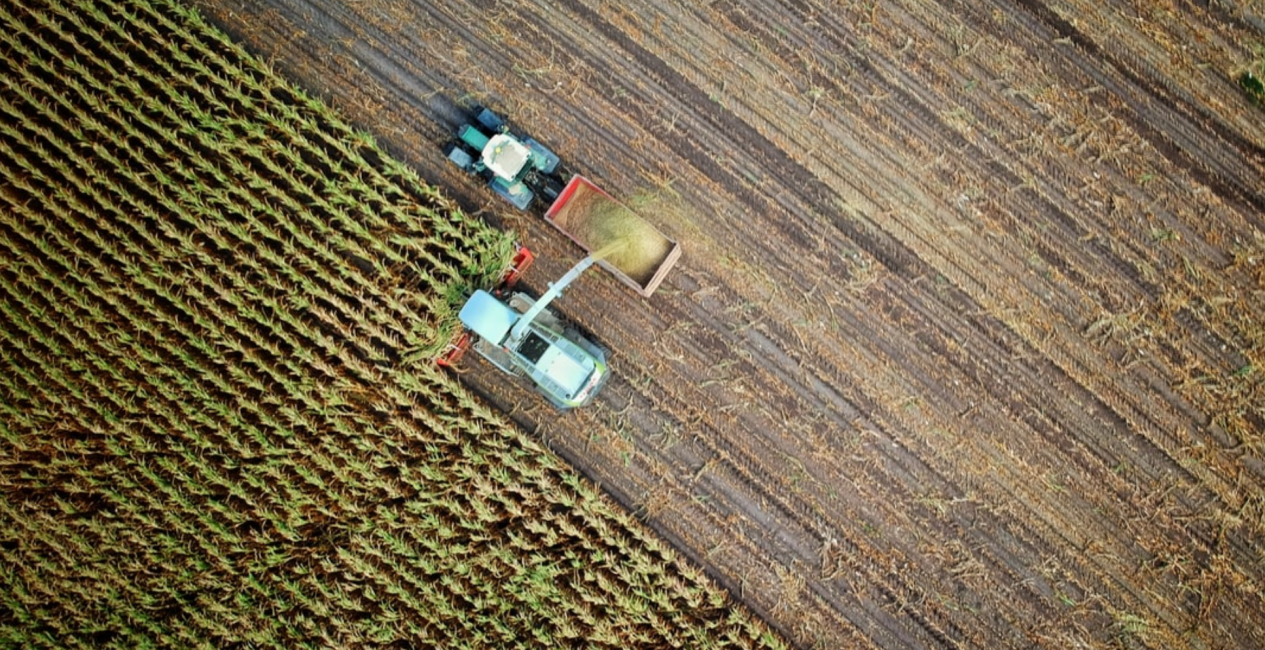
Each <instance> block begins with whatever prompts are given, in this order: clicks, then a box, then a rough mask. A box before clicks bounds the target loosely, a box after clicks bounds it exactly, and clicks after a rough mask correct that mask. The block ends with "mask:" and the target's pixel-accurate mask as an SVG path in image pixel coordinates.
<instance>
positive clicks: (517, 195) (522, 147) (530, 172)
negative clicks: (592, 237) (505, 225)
mask: <svg viewBox="0 0 1265 650" xmlns="http://www.w3.org/2000/svg"><path fill="white" fill-rule="evenodd" d="M472 116H473V119H472V120H471V121H470V122H469V123H466V124H462V125H461V127H460V128H458V129H457V141H456V142H453V143H450V144H449V145H448V146H447V147H446V148H445V149H444V155H446V156H447V157H448V160H449V161H450V162H452V163H453V164H454V165H456V166H457V167H459V168H461V169H463V170H465V171H467V172H470V173H472V174H477V175H479V176H481V177H483V178H484V179H486V180H487V181H488V185H489V186H490V187H491V188H492V190H493V191H495V192H496V193H497V194H499V195H500V196H501V197H502V198H504V199H505V200H506V201H509V202H510V203H511V204H512V205H513V206H514V207H516V208H518V209H519V210H526V209H527V208H528V207H530V206H531V204H532V202H533V201H534V200H535V199H536V197H537V196H540V197H541V198H542V199H544V200H545V201H546V202H550V203H552V202H553V200H554V199H556V198H558V194H559V193H560V192H561V191H562V188H563V185H564V183H563V181H562V178H561V174H560V173H559V169H558V162H559V160H558V156H557V155H556V154H554V153H553V152H552V151H550V150H548V149H546V148H545V146H544V145H542V144H540V143H539V142H536V141H535V140H534V139H532V138H530V137H527V136H525V135H521V134H517V133H514V132H513V131H511V130H510V128H509V126H508V125H507V124H506V123H505V120H504V119H502V118H501V117H500V116H499V115H497V114H496V113H493V112H492V111H491V110H490V109H488V108H485V107H482V106H480V107H476V108H475V109H474V110H473V111H472Z"/></svg>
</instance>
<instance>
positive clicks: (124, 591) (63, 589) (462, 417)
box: [0, 0, 783, 650]
mask: <svg viewBox="0 0 1265 650" xmlns="http://www.w3.org/2000/svg"><path fill="white" fill-rule="evenodd" d="M512 252H513V242H512V240H511V238H510V235H508V234H507V233H504V232H501V231H498V230H495V229H491V228H489V227H488V226H487V225H486V224H484V223H482V222H481V221H479V220H477V219H472V218H469V217H467V216H466V215H464V214H463V213H462V211H461V210H459V209H457V208H456V207H455V206H454V205H453V204H452V203H451V202H450V201H449V200H447V199H446V198H444V196H443V195H442V194H440V193H439V192H437V191H436V190H435V189H434V188H432V187H430V186H427V185H425V184H422V183H419V182H418V179H417V178H416V174H415V173H414V172H412V171H411V170H410V169H409V168H408V167H407V166H405V165H403V164H401V163H400V162H399V161H397V160H395V159H393V158H391V157H389V156H387V155H385V154H384V153H383V152H382V150H381V149H380V148H378V147H377V146H376V145H375V143H374V141H373V138H372V137H371V136H369V135H367V134H365V133H363V132H359V131H356V130H355V129H353V128H351V127H350V126H349V125H348V124H347V123H346V121H345V120H343V119H342V118H340V117H339V116H337V115H336V114H334V113H333V112H331V111H330V110H329V109H328V107H327V106H325V105H323V104H321V103H320V102H318V101H315V100H312V99H311V98H309V97H307V96H305V95H304V94H303V93H302V92H300V91H298V90H297V89H296V88H295V87H294V86H293V85H291V84H290V83H288V82H286V81H284V80H283V79H282V78H281V77H279V76H278V75H276V74H275V73H274V72H273V71H272V70H271V69H269V68H268V67H267V66H264V65H262V64H261V63H260V62H259V61H258V60H255V59H253V58H251V57H248V56H245V55H244V52H243V51H242V50H241V49H240V47H239V46H237V45H236V44H234V43H232V42H231V41H229V40H227V38H225V37H224V36H223V35H222V34H221V33H219V32H218V31H215V30H213V29H209V28H208V27H207V25H206V23H204V22H203V21H202V20H201V19H200V18H198V17H197V16H194V15H191V14H190V13H189V10H188V9H187V7H185V6H184V5H180V4H176V3H171V2H166V1H165V0H157V1H155V2H153V3H150V2H146V1H144V0H68V1H66V2H62V1H60V0H16V1H15V2H10V3H7V4H5V5H4V6H3V7H0V440H2V443H3V444H0V648H23V649H25V648H59V649H60V648H88V647H91V648H127V649H129V650H131V649H135V648H195V647H196V648H287V649H288V648H312V647H333V648H353V647H354V648H359V647H398V648H416V647H442V648H470V649H479V650H482V649H484V648H490V647H547V648H565V647H583V648H595V647H596V648H618V649H620V650H624V649H627V648H647V649H650V648H663V647H699V648H780V647H783V644H782V642H781V641H780V640H779V639H778V638H776V636H775V635H774V634H773V633H772V632H770V631H769V630H768V628H767V627H766V626H764V625H763V624H762V623H760V622H759V621H758V620H756V619H755V618H754V617H752V616H751V615H750V613H749V612H748V611H747V610H745V609H744V608H742V607H741V606H739V605H735V603H734V602H733V600H732V599H731V598H730V597H729V596H728V595H727V594H726V592H725V591H724V590H723V589H721V588H719V587H718V586H716V585H715V584H714V583H712V582H711V581H709V580H708V579H707V578H706V577H705V576H704V575H702V573H701V572H700V571H699V570H698V569H697V567H695V566H693V565H691V564H689V563H685V562H682V561H680V560H678V558H677V556H676V555H675V553H674V552H673V551H672V550H671V548H669V547H668V546H667V545H666V544H664V543H663V541H662V540H661V539H659V538H658V537H657V536H655V535H654V534H653V533H652V532H650V531H649V530H648V529H647V528H646V527H645V526H644V525H643V524H640V523H639V522H637V521H635V520H634V519H633V518H632V516H631V515H630V514H629V513H627V512H624V511H623V510H622V509H620V508H618V507H617V506H615V505H614V504H612V503H611V502H610V501H609V499H607V498H606V497H604V496H602V495H601V493H600V492H599V491H597V490H596V489H595V488H594V486H593V485H592V484H591V483H588V482H586V481H584V480H583V479H582V478H581V477H580V476H579V475H578V474H577V473H575V471H574V470H573V469H571V468H568V467H567V466H566V464H565V463H564V462H563V461H562V460H561V459H559V458H558V457H557V456H556V455H555V454H553V453H551V452H549V451H548V450H546V449H544V448H543V447H542V446H541V445H540V444H539V442H538V441H536V440H534V439H532V438H531V437H529V436H527V435H524V434H523V433H522V432H521V431H520V430H519V429H517V428H515V427H514V426H512V424H511V423H509V422H508V421H507V419H506V418H505V417H504V416H502V415H501V414H498V413H496V412H495V411H494V410H492V409H490V408H489V407H488V405H487V404H486V403H485V402H483V401H481V400H478V399H476V398H475V397H474V396H473V395H472V394H471V393H470V391H468V390H466V389H465V388H463V387H462V386H461V385H460V383H459V382H458V380H457V378H456V377H455V376H454V375H452V374H448V373H444V372H441V371H440V370H439V369H438V368H437V367H436V366H435V364H434V362H433V357H434V354H435V352H436V351H438V350H439V349H441V348H442V347H443V346H444V345H446V344H447V342H448V340H449V338H450V336H451V334H452V333H453V329H454V327H455V316H454V315H453V307H454V302H456V303H458V304H459V300H460V298H461V297H462V292H463V291H464V290H469V289H471V288H474V287H485V288H486V287H489V286H491V285H493V284H495V282H496V281H497V278H498V276H499V274H500V271H501V270H502V269H503V268H504V267H505V265H506V264H507V263H508V262H509V260H510V256H511V254H512ZM454 298H455V299H456V300H454Z"/></svg>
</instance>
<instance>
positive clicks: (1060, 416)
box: [195, 0, 1265, 649]
mask: <svg viewBox="0 0 1265 650" xmlns="http://www.w3.org/2000/svg"><path fill="white" fill-rule="evenodd" d="M195 4H196V5H198V6H200V7H201V8H202V9H203V10H204V11H205V12H206V13H207V14H208V15H209V16H210V17H212V18H213V19H214V20H216V21H217V22H218V23H219V24H221V25H223V26H224V27H225V28H226V29H227V30H228V31H229V32H230V33H232V34H234V35H237V36H238V37H240V38H242V39H243V40H245V41H246V42H247V43H248V44H249V45H250V46H251V47H252V48H253V49H254V50H255V51H257V52H259V53H262V54H264V55H266V56H268V57H270V58H272V59H273V60H274V61H275V62H276V65H277V66H278V68H280V69H281V70H282V71H283V72H284V73H285V74H287V75H288V76H290V77H291V78H294V79H295V80H297V81H299V82H301V83H302V84H304V85H306V86H307V87H309V88H311V89H312V90H314V91H317V92H318V93H319V94H321V95H322V96H325V97H328V98H329V99H331V100H332V101H333V103H334V104H335V105H337V106H339V107H340V108H341V109H342V110H343V111H344V112H345V114H347V115H348V116H349V117H350V118H352V119H353V120H354V121H356V122H357V123H358V124H360V125H361V126H363V127H365V128H368V129H370V130H371V131H373V132H374V133H375V134H376V135H378V137H379V138H380V139H381V140H382V141H383V142H385V143H386V144H387V146H388V148H390V149H391V150H392V151H393V152H395V153H397V154H398V155H400V156H401V157H403V158H404V159H405V160H408V161H410V162H411V163H413V164H415V165H416V166H417V168H418V169H419V171H420V172H421V173H422V175H423V177H424V178H426V179H427V180H429V181H431V182H434V183H437V184H439V185H441V186H443V187H446V188H448V189H449V190H450V192H451V193H452V194H453V195H454V196H455V197H457V198H458V199H459V200H460V202H461V203H462V204H463V205H465V206H466V207H467V208H469V209H470V211H471V212H480V211H481V214H482V216H484V217H485V218H486V219H488V220H489V221H491V222H492V223H494V224H496V225H500V226H503V227H506V228H513V229H515V230H517V231H518V232H520V233H521V238H522V240H523V241H524V242H525V243H526V244H527V245H528V246H530V247H531V248H532V249H533V250H535V251H536V252H537V253H538V254H539V256H540V259H539V261H538V262H537V264H536V266H535V268H534V271H533V272H532V273H531V274H530V275H529V277H528V279H527V284H528V285H529V286H530V287H532V288H534V289H536V290H538V291H539V290H543V289H544V288H545V286H546V282H547V281H548V280H550V279H552V278H554V277H556V276H558V275H560V274H561V273H562V272H563V271H565V269H566V268H567V267H569V266H570V265H571V264H572V263H574V262H575V261H576V260H578V259H579V257H580V256H581V252H580V251H579V250H578V249H577V248H576V247H575V246H574V245H573V244H571V242H569V241H568V240H567V239H566V238H565V237H563V236H562V235H561V234H559V233H558V232H556V231H554V230H553V229H552V228H550V227H549V226H548V225H546V224H544V223H543V221H542V220H541V219H540V215H539V214H538V213H536V214H517V213H513V212H512V208H510V207H509V206H508V204H505V203H503V202H500V200H499V199H497V198H496V197H495V195H493V194H492V193H491V192H490V191H488V190H487V189H486V188H484V187H482V186H481V185H480V183H478V182H477V180H475V179H473V178H469V177H464V176H461V175H459V174H458V173H457V172H456V171H455V170H453V169H451V168H450V167H449V166H448V165H447V163H446V161H445V160H444V158H443V156H442V154H441V152H440V146H441V145H442V144H443V143H444V142H445V141H447V140H448V139H449V137H450V133H451V132H452V130H453V129H454V128H455V127H456V126H457V124H458V123H459V121H460V120H461V119H462V115H463V113H462V111H463V107H464V106H468V105H470V104H472V103H475V102H481V103H487V104H489V105H491V106H493V107H494V108H496V109H498V110H499V111H501V112H502V113H503V114H506V115H508V116H509V117H510V118H511V120H512V121H513V122H515V123H516V124H517V125H518V126H519V127H521V128H522V129H523V130H525V131H527V132H528V133H530V134H532V135H533V136H535V137H536V138H537V139H538V140H540V141H541V142H543V143H546V144H547V145H550V146H551V147H552V148H553V149H554V150H555V151H556V152H557V153H559V154H560V155H561V156H562V158H563V159H564V161H566V163H567V164H568V165H569V166H570V167H571V168H572V169H573V170H575V171H578V172H582V173H584V174H585V175H587V176H589V177H590V178H592V179H593V180H595V181H596V182H598V183H599V184H600V185H602V186H603V187H604V188H605V189H606V190H608V191H610V192H611V193H612V194H614V195H615V196H617V197H621V198H625V199H629V198H631V197H634V196H635V195H638V194H639V193H645V192H658V193H659V196H660V199H661V201H660V203H659V206H660V207H664V206H665V205H667V207H666V208H665V209H661V210H656V211H655V212H653V213H650V212H647V213H645V216H646V217H647V218H649V219H651V220H652V221H654V222H655V223H656V225H657V226H659V227H660V229H662V230H663V231H664V232H665V233H667V234H669V235H671V236H673V237H675V238H676V239H678V240H679V241H680V242H681V243H682V246H683V248H684V254H683V256H682V259H681V261H680V263H679V264H678V265H677V267H676V269H675V270H674V271H673V272H672V274H671V275H669V276H668V278H667V280H666V282H665V283H664V284H663V286H662V287H661V288H660V290H659V292H658V293H657V294H656V295H655V296H653V297H652V298H650V299H649V300H643V299H641V298H639V297H637V296H636V295H635V294H634V293H633V292H632V291H630V290H629V289H628V288H626V287H625V286H623V285H620V284H618V283H617V282H616V281H615V280H614V279H613V278H611V277H610V276H608V275H605V274H602V273H601V272H591V273H590V274H589V275H588V276H586V277H584V278H582V279H581V281H580V282H579V283H578V284H577V285H575V286H574V287H573V288H572V289H571V290H570V291H569V292H568V294H567V296H566V297H564V298H563V299H562V300H561V301H560V302H559V303H558V306H559V309H560V310H561V311H563V312H565V313H566V314H567V315H568V316H569V317H570V318H572V319H574V320H575V321H577V322H578V323H579V324H581V325H582V326H583V327H585V328H586V329H588V330H589V331H591V332H592V333H593V334H594V335H595V336H596V338H597V339H599V340H600V341H602V342H603V343H604V344H605V345H607V346H608V347H610V348H611V349H612V350H613V351H614V356H613V359H612V366H613V368H614V372H615V377H614V378H613V379H612V381H611V383H610V384H609V385H608V387H607V388H606V391H605V393H604V395H603V396H602V397H601V398H599V400H598V402H597V404H596V405H595V406H593V407H590V408H588V409H586V410H582V411H579V412H576V413H573V414H569V415H567V416H566V417H562V418H559V417H556V416H555V414H554V413H553V412H552V411H551V410H550V409H549V407H548V406H546V405H545V403H544V402H543V401H542V400H541V399H539V398H538V397H536V396H534V395H533V394H531V393H530V392H529V391H527V390H525V389H522V388H521V387H519V386H518V385H507V384H506V382H505V381H504V380H503V377H502V376H500V375H498V374H496V372H495V371H494V369H492V368H491V367H490V366H488V365H487V364H482V363H478V362H474V361H471V362H470V363H468V364H467V368H468V372H467V373H466V374H465V375H464V377H465V379H466V380H467V382H468V384H469V385H471V386H473V387H475V388H476V389H478V390H479V391H480V392H482V393H483V394H485V395H486V396H487V397H488V398H489V399H490V400H492V401H493V402H495V403H496V404H498V405H501V406H503V407H504V408H505V409H507V410H508V411H510V412H511V413H512V416H513V417H514V419H515V420H516V421H517V422H519V423H520V424H521V425H522V426H523V427H525V428H526V429H527V430H529V431H534V432H537V433H538V435H539V436H540V437H541V438H542V439H543V440H544V441H545V442H546V443H548V444H549V445H550V446H551V447H553V448H554V449H556V450H557V451H559V452H560V453H561V454H562V455H563V456H565V457H566V458H567V459H568V460H570V461H571V462H573V463H575V464H576V465H577V466H578V467H580V468H581V469H582V470H583V471H584V472H585V473H586V474H587V475H588V476H589V477H591V478H592V479H593V480H595V481H597V482H599V483H600V484H601V486H602V487H603V489H604V490H606V491H608V492H609V493H610V494H611V495H613V496H614V497H615V498H617V499H618V500H619V501H621V502H622V503H624V504H626V505H627V506H628V507H629V508H630V509H632V510H633V511H635V512H636V513H638V515H639V516H641V517H643V518H644V519H645V520H646V521H647V522H648V523H650V524H651V525H652V526H653V527H654V528H655V529H657V530H658V531H660V532H661V533H662V534H663V535H665V536H666V537H667V538H668V539H669V540H670V541H671V542H672V543H673V544H674V545H675V546H677V547H678V548H679V549H680V550H681V551H682V552H683V553H684V554H685V555H687V556H688V557H690V558H692V559H693V560H695V561H697V562H698V563H699V564H701V565H702V566H703V567H705V568H706V570H707V571H708V572H709V573H710V574H711V575H713V576H714V577H716V578H717V579H718V580H719V581H720V582H721V583H722V584H724V585H725V586H727V587H728V588H729V589H731V590H732V591H733V592H734V593H735V594H737V595H738V596H739V597H741V598H742V599H744V600H745V601H747V602H748V603H750V604H751V606H752V607H753V608H754V609H755V610H756V611H757V612H759V613H761V614H762V615H763V616H765V617H766V618H767V620H769V621H770V622H771V623H772V624H773V625H775V626H776V627H777V628H779V629H780V630H781V631H783V632H784V633H785V634H786V635H787V636H788V638H790V639H791V640H792V641H793V642H795V643H796V644H798V645H800V646H802V647H821V648H854V647H855V648H885V649H887V648H1000V647H1010V648H1029V647H1044V648H1078V647H1091V648H1112V647H1122V648H1140V647H1148V648H1175V647H1189V648H1260V647H1265V594H1263V593H1262V589H1265V539H1263V538H1262V533H1263V532H1265V524H1263V516H1265V488H1263V487H1262V485H1265V410H1263V407H1262V404H1265V380H1263V373H1265V334H1262V331H1263V330H1265V328H1263V327H1262V322H1261V321H1262V319H1261V316H1260V314H1261V313H1265V216H1263V214H1265V193H1262V190H1261V188H1262V181H1263V178H1265V173H1263V172H1265V136H1263V135H1262V132H1263V131H1262V129H1263V127H1265V111H1262V110H1261V109H1260V108H1258V107H1256V106H1254V105H1252V104H1251V103H1250V102H1249V101H1248V100H1247V99H1246V96H1245V94H1244V93H1243V92H1242V90H1241V89H1240V88H1239V87H1238V85H1237V84H1236V83H1235V77H1236V76H1237V75H1238V74H1239V73H1240V72H1242V71H1243V70H1245V69H1247V68H1248V67H1249V66H1256V69H1257V72H1258V74H1259V73H1260V72H1261V70H1260V66H1261V65H1262V63H1263V61H1265V17H1263V15H1262V11H1261V7H1260V5H1259V3H1256V2H1251V1H1249V2H1212V3H1207V2H1202V1H1200V0H1190V1H1187V0H1183V1H1180V2H1168V1H1164V0H1160V1H1155V0H1137V1H1133V2H1131V1H1129V0H1107V1H1106V2H1098V1H1088V0H1054V1H1051V2H1045V3H1043V2H1039V1H1036V0H986V1H985V2H976V3H971V2H961V1H957V0H943V1H941V2H931V1H927V0H915V1H903V2H895V3H875V4H861V3H827V2H822V1H821V0H787V1H783V2H777V1H764V0H746V1H740V0H721V1H717V2H711V3H706V4H703V3H692V2H677V1H673V0H648V1H637V2H601V1H598V0H562V1H559V2H551V3H543V2H541V3H532V2H508V1H505V2H502V1H496V0H457V1H454V2H440V3H424V2H406V1H402V0H361V1H359V2H348V3H339V2H326V1H325V0H311V1H310V2H305V1H304V0H259V1H254V0H251V1H246V2H242V1H240V0H198V1H197V2H195ZM662 199H666V200H667V201H666V203H665V201H663V200H662Z"/></svg>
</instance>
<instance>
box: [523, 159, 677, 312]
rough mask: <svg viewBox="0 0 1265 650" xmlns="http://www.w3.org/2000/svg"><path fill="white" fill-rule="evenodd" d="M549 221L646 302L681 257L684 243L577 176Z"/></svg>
mask: <svg viewBox="0 0 1265 650" xmlns="http://www.w3.org/2000/svg"><path fill="white" fill-rule="evenodd" d="M545 220H546V221H548V222H549V223H551V224H553V226H554V227H555V228H557V229H558V230H559V231H561V232H562V234H564V235H566V236H567V237H568V238H570V239H571V241H573V242H575V243H576V244H579V245H580V247H581V248H583V249H584V250H585V251H587V252H588V253H589V254H598V255H600V259H598V262H597V264H598V265H599V266H601V267H602V268H604V269H606V270H607V271H609V272H610V273H611V274H612V275H614V276H615V277H616V278H618V279H619V281H620V282H623V283H624V284H626V285H628V286H630V287H632V288H633V289H634V290H636V291H637V293H639V294H641V295H642V296H644V297H647V298H649V297H650V295H651V294H653V293H654V291H655V289H657V288H658V287H659V284H660V283H662V282H663V278H665V277H667V275H668V271H669V270H671V268H672V266H673V265H674V264H676V261H677V259H678V258H680V257H681V246H680V244H678V243H677V242H676V241H674V240H673V239H671V238H669V237H668V236H666V235H664V234H663V233H662V232H660V231H659V229H658V228H655V227H654V224H652V223H650V222H649V221H646V220H645V219H643V218H642V217H641V216H640V215H638V214H637V213H636V212H633V211H632V209H630V208H629V207H628V206H626V205H624V204H623V203H620V202H619V201H617V200H615V199H614V198H613V197H612V196H611V195H610V194H607V193H606V192H605V191H603V190H602V188H600V187H598V186H597V185H595V184H594V183H593V182H592V181H590V180H589V179H587V178H585V177H583V176H579V175H576V176H574V177H572V179H571V181H570V182H569V183H567V185H566V187H564V188H563V190H562V192H561V193H560V194H559V195H558V198H557V200H555V201H554V202H553V205H551V206H549V209H548V210H547V211H546V212H545Z"/></svg>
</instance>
